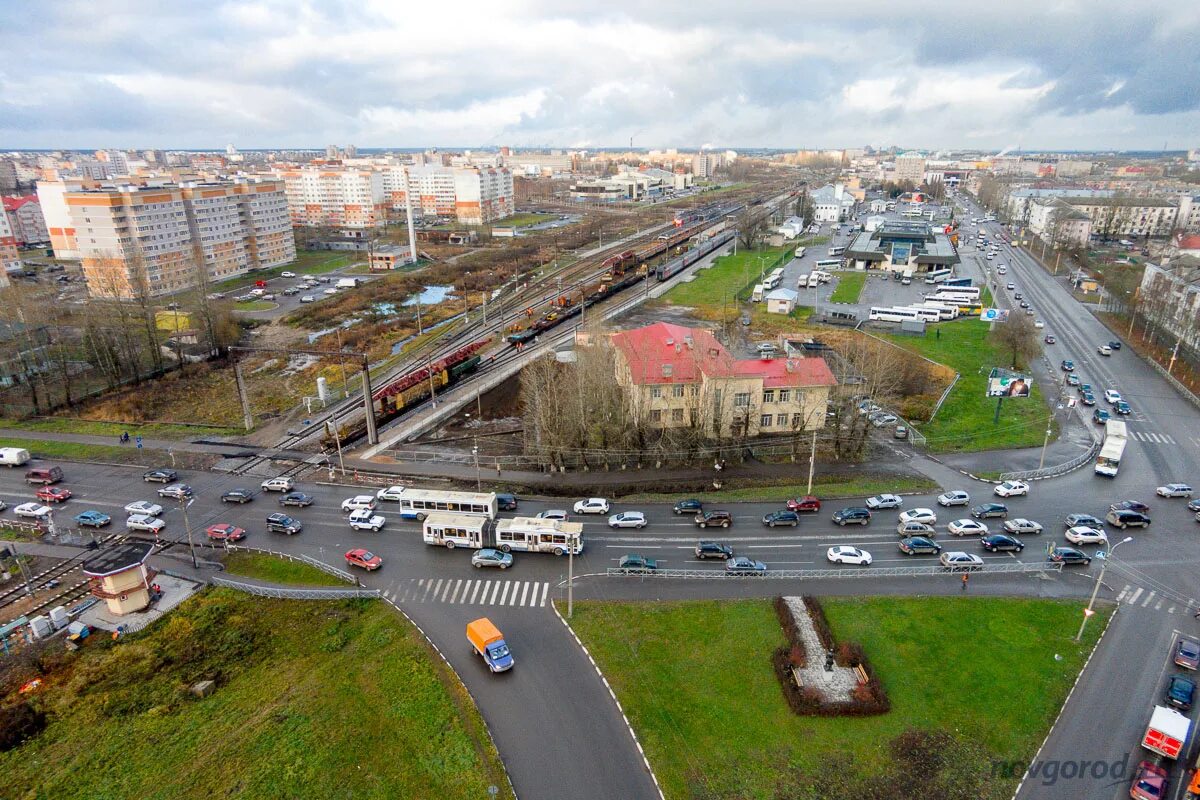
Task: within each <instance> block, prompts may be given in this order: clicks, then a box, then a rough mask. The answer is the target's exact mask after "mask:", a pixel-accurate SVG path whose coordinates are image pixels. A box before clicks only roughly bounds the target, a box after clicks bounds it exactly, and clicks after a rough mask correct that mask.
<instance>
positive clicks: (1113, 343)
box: [1108, 339, 1121, 350]
mask: <svg viewBox="0 0 1200 800" xmlns="http://www.w3.org/2000/svg"><path fill="white" fill-rule="evenodd" d="M1108 347H1109V349H1110V350H1120V349H1121V343H1120V342H1118V341H1117V340H1116V339H1113V340H1112V341H1111V342H1109V343H1108Z"/></svg>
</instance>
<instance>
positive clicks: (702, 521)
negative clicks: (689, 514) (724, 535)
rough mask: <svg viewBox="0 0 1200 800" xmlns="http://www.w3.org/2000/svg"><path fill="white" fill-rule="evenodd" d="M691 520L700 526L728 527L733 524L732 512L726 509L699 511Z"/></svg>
mask: <svg viewBox="0 0 1200 800" xmlns="http://www.w3.org/2000/svg"><path fill="white" fill-rule="evenodd" d="M692 521H693V522H695V523H696V524H697V525H699V526H700V527H701V528H717V527H720V528H728V527H729V526H730V525H732V524H733V514H730V513H729V512H728V511H701V512H700V513H699V514H697V515H696V516H695V517H694V518H693V520H692Z"/></svg>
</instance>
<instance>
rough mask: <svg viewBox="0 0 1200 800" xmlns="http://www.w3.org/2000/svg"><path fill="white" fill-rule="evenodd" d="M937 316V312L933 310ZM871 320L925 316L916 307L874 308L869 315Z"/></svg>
mask: <svg viewBox="0 0 1200 800" xmlns="http://www.w3.org/2000/svg"><path fill="white" fill-rule="evenodd" d="M933 313H934V316H937V312H936V311H935V312H933ZM867 319H868V320H869V321H871V322H907V321H908V320H918V319H920V320H923V319H925V317H924V316H923V315H921V314H918V313H917V310H916V309H915V308H872V309H871V313H870V314H868V315H867Z"/></svg>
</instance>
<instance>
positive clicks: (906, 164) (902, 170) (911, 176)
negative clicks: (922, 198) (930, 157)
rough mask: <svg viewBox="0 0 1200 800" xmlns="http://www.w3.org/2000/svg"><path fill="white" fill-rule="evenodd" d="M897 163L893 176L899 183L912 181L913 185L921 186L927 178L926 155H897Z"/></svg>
mask: <svg viewBox="0 0 1200 800" xmlns="http://www.w3.org/2000/svg"><path fill="white" fill-rule="evenodd" d="M895 164H896V167H895V170H894V171H893V176H894V179H895V181H896V182H897V183H900V182H901V181H911V182H912V183H913V185H915V186H920V185H921V182H922V181H924V180H925V156H923V155H921V154H920V153H904V154H903V155H899V156H896V161H895Z"/></svg>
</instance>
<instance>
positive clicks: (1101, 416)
mask: <svg viewBox="0 0 1200 800" xmlns="http://www.w3.org/2000/svg"><path fill="white" fill-rule="evenodd" d="M1109 419H1111V416H1110V415H1109V413H1108V412H1107V411H1105V410H1104V409H1103V408H1097V409H1096V410H1095V411H1093V412H1092V422H1094V423H1096V424H1097V425H1103V424H1104V423H1106V422H1108V420H1109Z"/></svg>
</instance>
